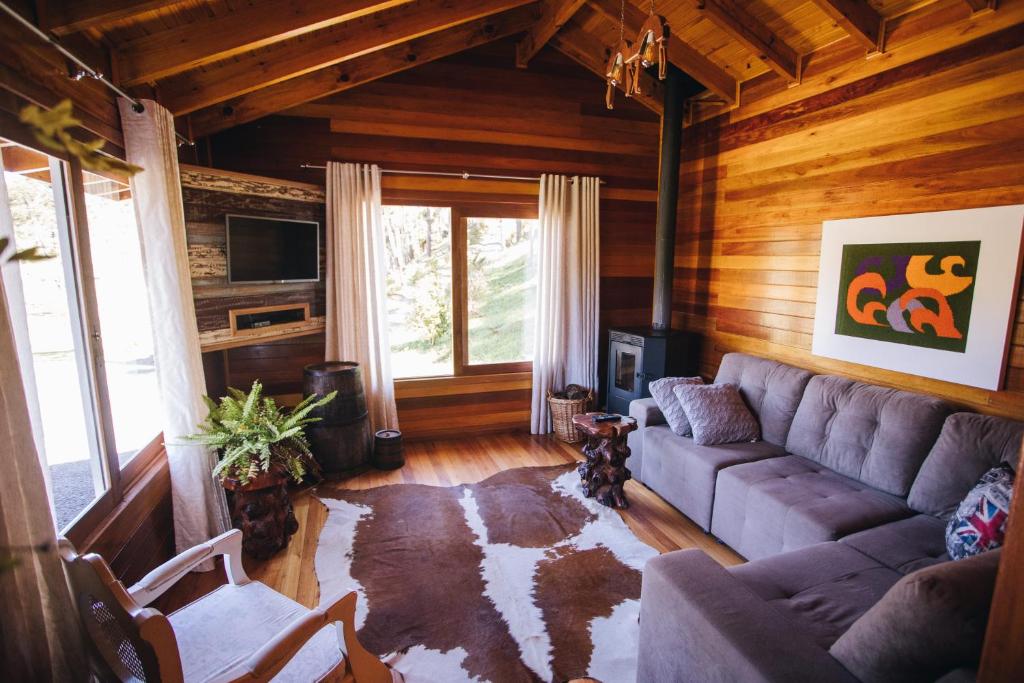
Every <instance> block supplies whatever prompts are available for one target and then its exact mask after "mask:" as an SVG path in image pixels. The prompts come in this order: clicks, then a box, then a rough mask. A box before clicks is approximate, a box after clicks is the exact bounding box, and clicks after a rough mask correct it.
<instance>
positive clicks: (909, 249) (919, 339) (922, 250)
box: [836, 241, 981, 353]
mask: <svg viewBox="0 0 1024 683" xmlns="http://www.w3.org/2000/svg"><path fill="white" fill-rule="evenodd" d="M980 251H981V242H980V241H973V242H903V243H898V244H845V245H843V258H842V267H841V269H840V273H839V305H838V307H837V308H836V334H842V335H845V336H847V337H860V338H862V339H874V340H877V341H886V342H892V343H894V344H903V345H905V346H921V347H925V348H929V349H939V350H942V351H955V352H957V353H963V352H964V350H965V349H966V348H967V333H968V326H969V324H970V320H971V307H972V306H973V304H974V287H975V285H976V284H977V278H978V254H979V252H980ZM918 254H932V255H933V258H932V260H931V261H929V262H928V266H927V269H928V272H929V273H935V274H939V273H940V272H941V271H940V270H939V264H940V263H941V261H942V259H943V258H944V257H946V256H962V257H963V258H964V260H965V261H966V262H967V263H966V266H964V267H963V268H956V269H954V271H953V272H954V273H955V274H957V275H969V276H972V277H974V281H973V282H972V283H971V285H970V286H969V287H968V288H967V289H965V290H964V291H962V292H960V293H959V294H954V295H952V296H947V297H946V300H947V301H948V302H949V307H950V308H951V309H952V310H953V320H954V321H955V323H954V324H955V325H956V328H957V329H958V330H959V331H960V332H961V333H962V334H963V337H962V338H961V339H945V338H942V337H937V336H935V335H934V334H933V333H932V331H931V327H925V328H924V329H925V332H924V333H920V332H916V331H915V332H914V334H907V333H905V332H897V331H896V330H894V329H892V328H891V327H889V325H888V323H886V324H885V325H884V326H878V325H864V324H861V323H858V322H856V321H855V320H854V319H853V318H851V317H850V315H849V314H848V313H847V312H846V292H847V290H848V289H849V287H850V282H851V281H852V280H853V278H854V277H856V276H857V266H858V265H859V264H860V263H861V262H862V261H863V260H864V259H866V258H869V257H872V256H880V257H882V263H881V265H880V267H878V268H871V269H870V270H871V271H872V272H877V273H879V274H880V275H881V276H882V277H883V278H885V280H886V282H888V281H889V280H890V279H891V278H892V277H893V276H894V274H895V273H894V270H895V267H894V264H893V262H892V257H894V256H914V255H918ZM907 289H909V285H907V286H905V287H904V288H902V289H901V290H900V291H889V292H886V296H885V299H884V303H885V305H886V307H888V306H889V304H891V303H892V302H893V301H894V300H896V299H897V298H899V297H900V296H901V295H902V294H903V293H904V292H906V291H907ZM867 301H878V294H877V293H875V292H873V291H872V290H868V291H865V292H862V293H861V295H860V297H859V298H858V304H860V305H861V306H863V304H864V303H865V302H867ZM921 303H922V304H924V305H925V306H926V307H928V308H929V309H931V310H932V311H935V312H938V311H937V308H936V305H935V302H934V301H931V300H930V299H922V300H921ZM875 317H876V318H878V319H880V320H881V319H882V318H883V317H884V316H883V314H882V313H876V314H875ZM904 318H905V319H907V316H906V314H904ZM908 325H909V323H908ZM911 329H913V327H912V326H911Z"/></svg>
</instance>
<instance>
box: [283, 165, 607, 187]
mask: <svg viewBox="0 0 1024 683" xmlns="http://www.w3.org/2000/svg"><path fill="white" fill-rule="evenodd" d="M299 168H312V169H320V170H324V169H326V168H327V167H326V166H320V165H318V164H300V165H299ZM380 172H381V173H393V174H396V175H429V176H439V177H443V178H462V179H463V180H469V179H470V178H478V179H482V180H525V181H527V182H531V183H539V182H540V176H521V175H488V174H486V173H470V172H469V171H462V172H461V173H453V172H451V171H403V170H401V169H394V168H382V169H380ZM600 183H601V184H602V185H604V184H605V182H604V181H603V180H601V181H600Z"/></svg>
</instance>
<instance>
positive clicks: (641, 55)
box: [604, 0, 668, 109]
mask: <svg viewBox="0 0 1024 683" xmlns="http://www.w3.org/2000/svg"><path fill="white" fill-rule="evenodd" d="M625 34H626V0H622V3H621V5H620V8H619V44H618V46H617V47H616V48H615V49H614V50H612V53H611V56H610V57H609V58H608V66H607V67H606V68H605V81H607V83H608V88H607V91H606V92H605V96H604V101H605V104H606V105H607V106H608V108H609V109H614V108H615V88H616V87H617V86H619V85H620V84H622V86H623V90H625V91H626V97H633V96H634V95H641V94H642V93H641V91H640V71H641V70H642V69H646V68H648V67H649V66H651V65H652V64H655V63H656V64H657V65H658V78H659V79H660V80H665V75H666V72H667V70H668V55H667V54H666V45H667V43H668V25H667V24H666V23H665V18H664V17H661V16H658V15H657V14H656V13H655V11H654V0H651V10H650V15H649V16H648V17H647V21H645V22H644V24H643V26H641V27H640V32H639V33H637V36H636V40H635V41H633V42H632V43H630V42H629V41H628V40H626V37H625Z"/></svg>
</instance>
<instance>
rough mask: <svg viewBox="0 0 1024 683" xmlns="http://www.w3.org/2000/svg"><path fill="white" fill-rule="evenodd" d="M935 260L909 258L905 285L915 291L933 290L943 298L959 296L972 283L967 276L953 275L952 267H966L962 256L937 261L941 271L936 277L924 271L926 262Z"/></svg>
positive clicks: (929, 258) (971, 279)
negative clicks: (915, 289)
mask: <svg viewBox="0 0 1024 683" xmlns="http://www.w3.org/2000/svg"><path fill="white" fill-rule="evenodd" d="M933 258H935V256H934V255H917V256H911V257H910V261H909V262H908V263H907V284H909V285H910V286H911V287H914V288H917V289H934V290H937V291H938V292H940V293H941V294H942V295H943V296H953V295H954V294H959V293H960V292H962V291H964V290H965V289H967V288H968V287H970V286H971V283H972V282H974V278H973V277H971V276H969V275H956V274H955V273H953V267H954V266H960V267H961V268H962V267H964V266H966V265H967V262H966V261H965V260H964V257H963V256H946V257H944V258H943V259H942V260H941V261H939V269H940V270H941V271H942V272H941V273H940V274H938V275H936V274H934V273H929V272H928V271H927V270H926V266H927V265H928V262H929V261H931V260H932V259H933Z"/></svg>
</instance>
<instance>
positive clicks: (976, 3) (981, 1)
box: [964, 0, 999, 14]
mask: <svg viewBox="0 0 1024 683" xmlns="http://www.w3.org/2000/svg"><path fill="white" fill-rule="evenodd" d="M964 2H966V3H967V5H968V6H969V7H970V8H971V13H972V14H977V13H978V12H992V11H995V9H996V7H997V6H998V5H999V0H964Z"/></svg>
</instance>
